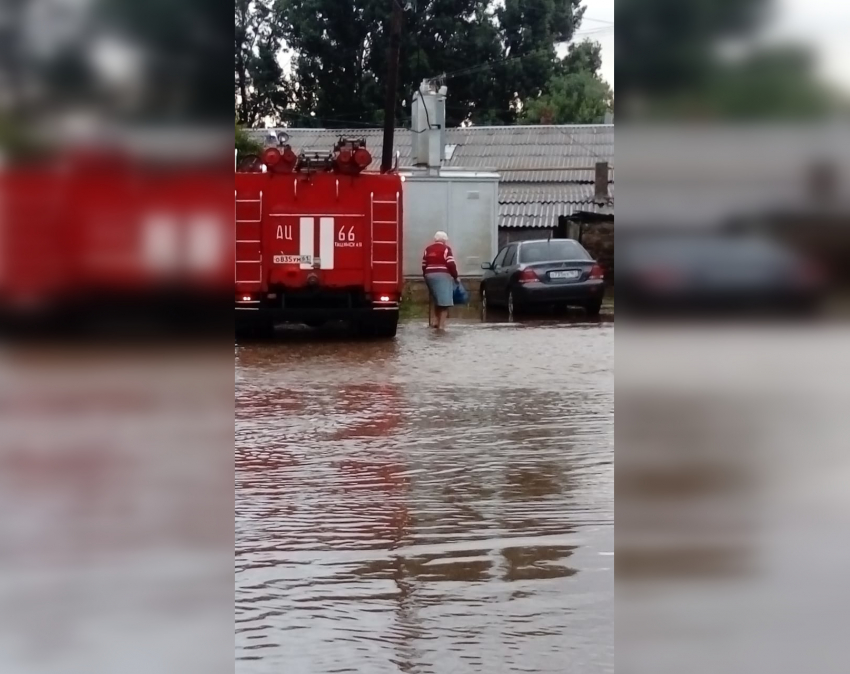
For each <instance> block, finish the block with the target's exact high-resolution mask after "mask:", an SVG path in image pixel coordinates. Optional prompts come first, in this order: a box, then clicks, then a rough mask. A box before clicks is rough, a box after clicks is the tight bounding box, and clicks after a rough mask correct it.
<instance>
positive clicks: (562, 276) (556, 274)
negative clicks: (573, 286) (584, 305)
mask: <svg viewBox="0 0 850 674" xmlns="http://www.w3.org/2000/svg"><path fill="white" fill-rule="evenodd" d="M578 275H579V272H578V271H577V270H575V269H573V270H571V271H551V272H549V278H551V279H558V280H569V279H577V278H578Z"/></svg>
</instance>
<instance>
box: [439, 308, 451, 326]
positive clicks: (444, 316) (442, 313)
mask: <svg viewBox="0 0 850 674" xmlns="http://www.w3.org/2000/svg"><path fill="white" fill-rule="evenodd" d="M437 316H439V322H438V326H439V328H440V330H445V329H446V322H447V321H448V318H449V310H448V309H444V308H442V307H441V308H440V310H439V311H438V312H437Z"/></svg>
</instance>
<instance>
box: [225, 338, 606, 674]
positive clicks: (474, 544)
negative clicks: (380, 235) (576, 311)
mask: <svg viewBox="0 0 850 674" xmlns="http://www.w3.org/2000/svg"><path fill="white" fill-rule="evenodd" d="M612 338H613V331H612V330H611V329H610V328H609V327H608V326H599V325H597V326H581V327H579V326H576V327H566V328H565V327H563V326H540V327H537V328H534V329H528V330H522V331H517V330H516V329H514V328H512V327H509V326H506V327H504V328H499V327H495V326H480V325H476V326H472V325H469V326H467V325H458V326H454V327H453V328H452V329H451V330H450V332H449V333H448V334H446V335H435V334H434V333H433V332H430V331H428V329H427V327H424V326H419V325H408V326H405V327H404V328H403V329H402V331H401V336H400V338H399V340H398V341H397V342H396V343H394V344H380V343H366V342H364V343H356V344H354V343H347V342H335V341H331V342H321V343H315V342H311V341H307V340H303V341H302V340H297V339H296V340H290V341H286V342H284V343H282V344H257V345H250V346H245V347H239V348H237V351H236V361H237V385H236V415H237V421H236V470H237V485H236V490H237V491H236V533H237V542H236V574H237V575H236V585H237V599H236V628H237V629H236V631H237V636H236V644H237V658H238V663H237V671H238V672H246V673H247V672H266V671H268V672H272V671H274V672H280V671H287V672H305V673H313V672H315V673H316V674H324V673H326V672H338V671H352V672H354V671H356V672H362V673H367V674H371V673H375V674H383V673H384V672H399V671H402V672H422V673H428V672H440V673H442V672H449V671H457V672H478V671H500V672H514V671H535V672H563V671H566V670H565V666H567V665H569V663H575V664H578V663H585V664H586V666H588V667H590V668H591V669H592V671H613V657H612V650H613V643H612V639H613V625H612V620H613V619H612V612H611V609H612V599H613V585H612V582H613V572H612V570H611V569H610V568H608V565H609V563H608V562H607V561H606V559H608V558H605V557H602V556H601V555H600V553H603V552H609V551H611V550H613V527H612V524H613V465H612V464H613V377H612V367H613V340H612ZM565 635H571V638H569V639H566V640H565V638H564V637H565ZM577 671H578V670H577ZM583 671H584V670H583ZM586 671H590V670H586Z"/></svg>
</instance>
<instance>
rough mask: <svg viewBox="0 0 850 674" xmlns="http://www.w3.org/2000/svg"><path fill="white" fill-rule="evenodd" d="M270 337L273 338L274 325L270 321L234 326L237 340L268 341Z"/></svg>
mask: <svg viewBox="0 0 850 674" xmlns="http://www.w3.org/2000/svg"><path fill="white" fill-rule="evenodd" d="M272 336H274V323H272V322H271V321H262V322H252V323H248V324H245V325H237V326H236V338H237V339H268V338H270V337H272Z"/></svg>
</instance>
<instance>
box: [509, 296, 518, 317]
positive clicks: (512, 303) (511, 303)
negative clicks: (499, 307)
mask: <svg viewBox="0 0 850 674" xmlns="http://www.w3.org/2000/svg"><path fill="white" fill-rule="evenodd" d="M516 310H517V306H516V302H515V301H514V291H513V290H510V291H508V320H511V321H512V320H514V318H515V317H516Z"/></svg>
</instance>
